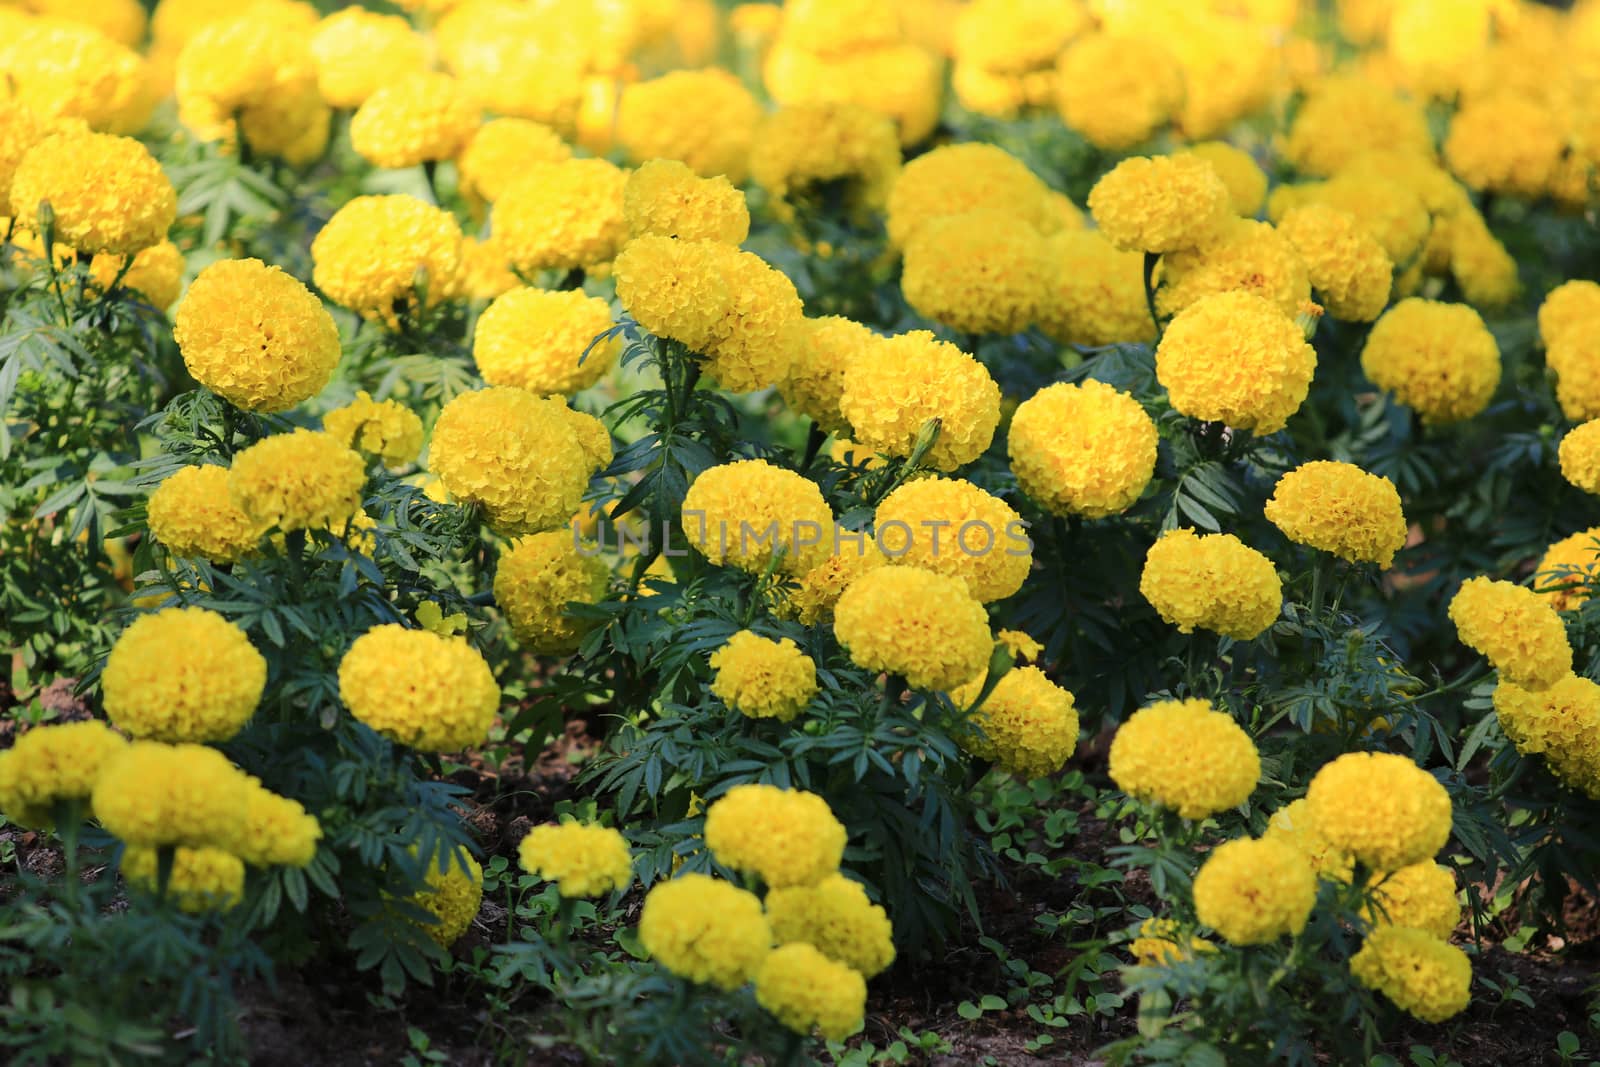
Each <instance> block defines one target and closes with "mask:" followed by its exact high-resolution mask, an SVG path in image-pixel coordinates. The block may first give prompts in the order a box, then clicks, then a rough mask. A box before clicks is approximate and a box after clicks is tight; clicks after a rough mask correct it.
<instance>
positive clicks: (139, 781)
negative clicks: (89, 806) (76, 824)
mask: <svg viewBox="0 0 1600 1067" xmlns="http://www.w3.org/2000/svg"><path fill="white" fill-rule="evenodd" d="M248 801H249V779H248V778H247V777H246V776H245V775H244V773H243V772H242V771H240V770H239V769H238V768H237V767H235V766H234V765H233V764H231V763H229V762H228V759H227V757H226V756H224V755H223V754H222V753H220V752H218V751H217V750H216V749H214V748H206V747H205V746H204V745H187V744H185V745H164V744H161V743H159V742H156V741H135V742H134V743H133V744H131V745H128V746H127V747H126V748H124V749H123V750H121V751H120V752H118V753H116V754H115V755H113V756H112V757H111V758H110V759H108V760H106V761H105V763H104V764H103V765H102V766H101V769H100V774H99V776H98V777H97V778H96V779H95V783H94V793H93V803H94V814H95V817H96V818H97V819H99V820H100V823H101V825H103V826H104V827H105V828H106V829H107V830H108V831H110V832H111V833H112V834H114V835H116V836H117V837H119V838H121V839H122V840H123V841H125V842H127V843H128V844H130V845H148V846H151V847H159V846H162V845H187V846H188V847H190V848H205V847H210V846H215V847H219V848H226V847H228V846H229V845H231V844H232V843H233V842H235V841H237V840H238V838H239V835H240V832H241V831H242V830H243V828H244V819H245V810H246V806H247V804H248Z"/></svg>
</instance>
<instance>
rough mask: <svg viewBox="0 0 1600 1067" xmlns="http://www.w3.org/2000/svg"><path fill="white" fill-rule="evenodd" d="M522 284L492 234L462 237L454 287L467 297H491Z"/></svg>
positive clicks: (478, 298)
mask: <svg viewBox="0 0 1600 1067" xmlns="http://www.w3.org/2000/svg"><path fill="white" fill-rule="evenodd" d="M521 284H522V279H520V278H518V277H517V276H516V275H515V274H514V273H512V270H511V262H510V260H509V259H507V258H506V254H505V253H504V252H502V251H501V250H500V246H499V245H498V244H497V243H496V242H495V240H494V239H493V238H490V239H488V240H486V241H480V240H478V239H477V238H475V237H467V238H463V239H462V241H461V267H460V269H459V270H458V271H457V273H456V288H457V289H459V290H460V292H461V295H462V296H464V297H466V298H467V299H468V300H493V299H494V298H495V297H497V296H499V295H500V294H501V293H504V292H509V291H510V290H512V289H515V288H516V287H517V286H519V285H521Z"/></svg>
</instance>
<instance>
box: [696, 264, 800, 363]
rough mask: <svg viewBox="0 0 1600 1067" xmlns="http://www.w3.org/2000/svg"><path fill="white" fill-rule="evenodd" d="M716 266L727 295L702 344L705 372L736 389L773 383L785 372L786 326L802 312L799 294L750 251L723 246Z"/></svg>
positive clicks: (785, 277) (784, 276) (782, 274)
mask: <svg viewBox="0 0 1600 1067" xmlns="http://www.w3.org/2000/svg"><path fill="white" fill-rule="evenodd" d="M718 270H719V272H720V273H721V275H722V285H723V286H724V289H725V291H726V292H727V293H728V295H729V300H728V303H727V304H726V305H725V306H724V308H723V310H722V317H721V321H720V322H718V323H717V324H716V325H715V326H713V327H712V334H711V339H710V342H709V343H708V344H707V345H706V346H705V349H704V352H705V357H706V363H705V369H706V373H707V374H709V375H711V376H712V377H713V378H715V379H716V380H717V383H718V384H719V385H721V386H722V387H723V388H724V389H727V390H728V391H729V392H734V393H748V392H751V391H753V390H756V389H765V388H767V387H768V386H773V385H777V384H778V383H779V382H781V381H783V379H784V377H785V376H786V375H787V374H788V373H789V358H790V356H789V346H788V344H787V343H786V338H787V337H788V334H789V330H790V328H791V326H792V325H793V324H794V323H795V322H798V321H799V319H800V317H801V316H802V315H803V314H804V313H805V311H804V305H803V304H802V303H801V301H800V294H799V293H798V292H796V290H795V287H794V283H793V282H791V281H790V280H789V278H788V276H787V275H785V274H784V273H783V272H782V271H781V270H778V269H777V268H776V267H773V266H771V265H769V264H768V263H767V262H766V261H765V260H763V259H762V258H761V257H760V256H758V255H756V254H755V253H753V252H740V251H737V250H734V249H727V252H726V253H725V254H724V255H722V256H721V257H720V261H719V263H718Z"/></svg>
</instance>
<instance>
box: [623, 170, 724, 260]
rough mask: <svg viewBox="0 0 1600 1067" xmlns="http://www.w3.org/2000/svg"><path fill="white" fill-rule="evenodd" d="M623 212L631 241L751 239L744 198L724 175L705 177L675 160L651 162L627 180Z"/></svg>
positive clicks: (722, 241) (722, 240)
mask: <svg viewBox="0 0 1600 1067" xmlns="http://www.w3.org/2000/svg"><path fill="white" fill-rule="evenodd" d="M622 213H623V216H624V217H625V218H626V219H627V222H628V234H629V236H631V237H645V236H649V235H655V236H659V237H678V238H682V239H683V240H686V241H716V242H719V243H721V244H725V245H739V244H741V243H742V242H743V241H744V239H745V238H746V237H748V236H749V235H750V209H749V208H748V207H747V206H746V205H745V200H744V193H742V192H740V191H739V190H738V189H736V188H734V187H733V186H732V185H731V184H729V182H728V179H726V178H724V177H721V176H720V175H719V176H718V177H715V178H702V177H700V176H699V175H697V174H695V172H694V171H692V170H690V169H689V168H688V167H687V166H685V165H684V164H682V163H680V162H678V161H677V160H675V159H653V160H651V161H650V162H648V163H645V164H644V165H643V166H641V167H639V169H638V170H636V171H634V172H633V173H632V174H630V175H628V181H627V184H626V185H625V186H623V189H622Z"/></svg>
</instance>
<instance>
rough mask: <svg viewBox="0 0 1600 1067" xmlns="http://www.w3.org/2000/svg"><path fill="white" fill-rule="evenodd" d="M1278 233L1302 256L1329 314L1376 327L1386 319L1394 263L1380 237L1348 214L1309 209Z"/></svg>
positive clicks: (1288, 219) (1293, 215)
mask: <svg viewBox="0 0 1600 1067" xmlns="http://www.w3.org/2000/svg"><path fill="white" fill-rule="evenodd" d="M1278 232H1279V233H1280V234H1282V235H1283V236H1284V237H1286V238H1288V240H1289V243H1290V244H1292V245H1293V246H1294V250H1295V251H1296V252H1298V253H1299V254H1300V260H1301V262H1303V263H1304V264H1305V266H1306V276H1307V277H1308V279H1309V280H1310V282H1311V288H1312V289H1313V290H1314V291H1315V292H1316V294H1317V298H1318V299H1320V300H1321V301H1322V303H1323V305H1324V306H1325V307H1326V308H1327V310H1328V314H1330V315H1332V316H1333V317H1334V318H1336V319H1342V320H1344V321H1346V322H1371V321H1373V320H1374V319H1376V318H1377V317H1378V316H1379V315H1381V314H1383V309H1384V306H1385V305H1386V304H1388V303H1389V289H1390V285H1391V279H1392V276H1393V274H1394V264H1393V263H1391V262H1390V261H1389V254H1388V253H1387V252H1385V251H1384V250H1383V246H1382V245H1380V244H1379V243H1378V241H1377V238H1375V237H1373V236H1372V235H1371V234H1369V233H1368V232H1366V231H1365V230H1363V229H1361V228H1360V227H1359V226H1358V225H1357V224H1356V221H1355V219H1354V218H1353V217H1351V216H1350V215H1349V214H1348V213H1347V212H1344V211H1340V210H1339V209H1337V208H1333V207H1329V206H1328V205H1327V204H1308V205H1306V206H1305V207H1299V208H1295V209H1293V210H1292V211H1289V212H1288V213H1287V214H1285V215H1284V216H1283V219H1282V221H1280V222H1279V223H1278Z"/></svg>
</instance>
